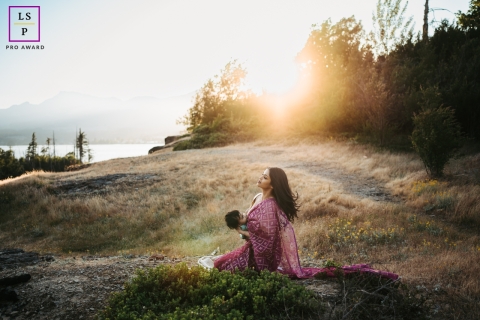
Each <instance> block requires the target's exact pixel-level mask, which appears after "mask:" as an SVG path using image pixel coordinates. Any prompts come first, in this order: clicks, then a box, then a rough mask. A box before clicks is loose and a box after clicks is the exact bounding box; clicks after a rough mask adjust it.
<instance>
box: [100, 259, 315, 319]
mask: <svg viewBox="0 0 480 320" xmlns="http://www.w3.org/2000/svg"><path fill="white" fill-rule="evenodd" d="M321 310H322V308H321V304H320V302H319V301H318V300H317V299H316V297H315V294H314V293H313V292H311V291H308V290H306V289H305V287H303V286H301V285H298V284H295V283H293V282H291V281H290V280H289V279H288V278H287V277H285V276H282V275H280V274H278V273H270V272H261V273H257V272H255V271H253V270H246V271H244V272H241V273H235V274H231V273H229V272H219V271H218V270H216V269H214V270H213V271H210V272H209V271H207V270H205V269H203V268H201V267H193V268H191V269H189V268H188V267H187V265H185V264H178V265H176V266H174V267H170V266H163V265H160V266H158V267H156V268H155V269H149V270H146V271H144V270H137V277H136V278H134V279H133V280H132V281H131V282H129V283H127V284H126V286H125V290H124V291H123V292H120V293H117V294H115V295H114V296H113V297H112V298H111V300H110V302H109V305H108V307H107V308H106V309H105V311H103V312H102V313H101V314H100V315H99V319H295V318H297V319H298V318H308V317H311V316H314V315H318V314H319V313H320V312H321Z"/></svg>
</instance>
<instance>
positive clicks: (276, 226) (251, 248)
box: [214, 198, 398, 280]
mask: <svg viewBox="0 0 480 320" xmlns="http://www.w3.org/2000/svg"><path fill="white" fill-rule="evenodd" d="M247 227H248V231H249V233H250V240H248V241H246V242H245V244H244V245H243V246H242V247H240V248H238V249H236V250H234V251H232V252H229V253H227V254H225V255H223V256H220V257H219V258H217V259H216V260H215V261H214V267H215V268H217V269H219V270H229V271H234V270H235V269H239V270H244V269H246V268H253V269H255V270H258V271H261V270H269V271H277V272H280V273H282V274H285V275H287V276H289V277H291V278H299V279H303V278H311V277H313V276H314V275H316V274H317V273H320V272H324V273H325V274H326V275H327V276H330V277H335V273H334V271H335V268H334V267H328V268H302V267H301V266H300V259H299V257H298V251H297V240H296V239H295V232H294V231H293V226H292V224H291V223H290V221H288V218H287V216H286V215H285V213H283V211H282V210H281V209H280V207H279V206H278V205H277V202H276V201H275V199H273V198H268V199H265V200H263V201H262V202H260V203H259V204H257V205H256V206H255V207H253V208H252V210H251V211H250V213H249V215H248V221H247ZM342 269H343V272H344V274H349V273H353V272H360V273H372V274H377V275H379V276H382V277H384V278H389V279H393V280H395V279H397V278H398V275H396V274H394V273H391V272H387V271H380V270H375V269H372V268H371V267H370V266H369V265H368V264H355V265H351V266H343V267H342Z"/></svg>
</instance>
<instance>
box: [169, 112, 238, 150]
mask: <svg viewBox="0 0 480 320" xmlns="http://www.w3.org/2000/svg"><path fill="white" fill-rule="evenodd" d="M233 135H234V132H233V129H232V127H231V125H230V121H229V120H228V119H224V118H217V119H215V121H213V122H212V123H211V124H209V125H207V124H201V125H199V126H197V127H196V128H195V129H193V131H192V135H191V138H190V140H184V141H181V142H179V143H178V144H177V145H175V147H173V151H180V150H187V149H202V148H209V147H219V146H224V145H226V144H229V143H231V142H233Z"/></svg>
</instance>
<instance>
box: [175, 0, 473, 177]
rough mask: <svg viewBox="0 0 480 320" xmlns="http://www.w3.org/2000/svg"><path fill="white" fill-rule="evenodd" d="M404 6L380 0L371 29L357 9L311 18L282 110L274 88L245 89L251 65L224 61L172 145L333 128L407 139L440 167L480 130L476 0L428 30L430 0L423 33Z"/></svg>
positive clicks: (371, 138)
mask: <svg viewBox="0 0 480 320" xmlns="http://www.w3.org/2000/svg"><path fill="white" fill-rule="evenodd" d="M405 9H406V4H403V2H402V0H379V1H378V3H377V7H376V8H375V10H374V12H373V24H374V30H373V31H372V32H366V31H365V29H364V28H363V26H362V24H361V23H360V22H359V21H357V20H356V19H355V17H353V16H352V17H349V18H343V19H341V20H340V21H338V22H336V23H333V22H332V21H331V20H327V21H324V22H323V23H321V24H318V25H314V27H313V28H312V31H311V33H310V35H309V37H308V40H307V42H306V44H305V45H304V47H303V48H302V49H301V50H300V52H299V53H298V55H297V57H296V61H297V63H298V67H299V75H300V77H299V79H300V80H299V82H298V84H297V88H296V89H295V90H294V92H295V95H291V97H290V98H288V101H287V102H286V103H287V106H286V107H285V109H284V110H283V115H282V117H278V116H275V106H273V107H272V105H271V103H270V104H269V99H270V101H271V98H272V97H271V96H269V95H268V94H260V95H256V94H253V93H252V92H250V91H248V90H244V89H242V88H243V87H244V86H243V82H244V80H245V77H246V74H247V70H246V69H245V68H244V67H243V66H242V65H241V64H239V63H237V61H232V62H229V63H228V64H227V65H226V67H225V68H224V69H223V70H221V72H220V74H219V75H217V76H215V77H213V78H212V79H210V80H208V81H207V82H206V83H205V85H204V86H203V87H202V88H201V89H200V90H199V91H198V92H197V94H196V97H195V100H194V103H193V106H192V107H191V108H190V109H189V110H188V112H187V114H186V115H185V116H184V117H183V118H182V119H180V120H179V122H180V123H183V124H185V125H186V126H187V129H188V131H189V132H191V133H193V135H192V138H191V140H189V141H185V142H183V143H181V144H179V145H178V146H177V147H176V149H177V150H182V149H188V148H201V147H205V146H213V145H222V144H226V143H229V142H231V141H234V140H242V139H249V138H252V137H262V136H269V135H272V134H273V133H274V132H279V131H281V132H282V133H283V134H287V135H297V136H298V135H299V136H309V135H320V136H321V135H323V136H325V135H327V136H330V135H336V136H344V137H348V138H350V139H362V140H365V141H367V142H371V143H375V144H377V145H380V146H383V147H389V146H392V145H394V144H398V145H402V144H403V145H404V146H405V145H407V144H409V145H410V148H412V147H413V148H414V149H415V150H417V151H418V152H419V154H420V156H421V157H422V160H424V163H425V165H426V168H427V171H429V173H431V174H433V175H440V174H441V172H442V170H443V166H444V164H445V163H446V161H448V159H449V158H450V157H451V155H452V154H453V152H454V151H455V150H456V149H457V148H458V147H459V146H460V145H461V141H462V139H465V138H467V139H472V140H475V141H477V142H478V141H479V139H480V126H479V125H478V124H479V123H480V106H479V104H480V60H479V59H478V57H479V56H480V0H471V2H470V8H469V10H468V12H466V13H462V12H459V13H457V14H456V19H455V21H451V22H449V21H447V20H444V21H442V22H441V23H440V24H439V25H438V26H437V27H436V28H435V29H434V31H433V35H431V36H429V35H428V20H427V19H428V12H429V7H428V0H426V1H425V19H424V20H425V24H424V26H423V34H420V33H418V34H416V35H415V34H414V33H413V28H412V19H411V18H405V17H404V12H405ZM285 99H287V98H285ZM445 132H448V134H446V135H445V134H443V133H445ZM432 141H433V142H432ZM431 144H433V145H431ZM436 144H438V145H440V147H439V148H435V145H436ZM439 154H440V156H439ZM445 159H447V160H446V161H445ZM432 163H435V164H434V165H432Z"/></svg>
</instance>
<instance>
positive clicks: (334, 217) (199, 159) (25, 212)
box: [0, 141, 480, 318]
mask: <svg viewBox="0 0 480 320" xmlns="http://www.w3.org/2000/svg"><path fill="white" fill-rule="evenodd" d="M269 166H278V167H281V168H284V170H285V171H286V173H287V175H288V177H289V181H290V185H291V187H292V189H293V190H294V191H296V192H298V194H299V196H300V203H301V205H302V207H301V211H300V213H299V218H298V219H297V220H296V221H295V223H294V227H295V231H296V236H297V241H298V245H299V253H300V256H301V258H302V260H303V262H306V263H308V262H312V263H313V264H317V265H321V264H322V261H325V260H327V259H330V260H334V261H336V262H339V263H341V264H352V263H370V264H372V265H373V266H374V267H375V268H378V269H384V270H389V271H392V272H395V273H398V274H399V275H400V276H401V277H402V278H403V280H402V281H403V282H405V283H408V284H411V285H414V286H420V287H421V286H425V288H426V291H428V292H430V293H431V294H432V298H431V299H434V300H435V301H438V302H435V303H441V304H442V305H443V306H444V307H442V308H443V309H442V310H450V311H451V315H452V316H455V317H458V318H462V317H463V316H465V315H467V314H470V315H471V314H473V315H478V316H479V317H480V308H479V298H478V297H480V279H479V277H478V274H479V272H480V237H479V231H480V202H479V200H480V173H479V170H480V154H470V155H467V156H463V157H462V158H459V159H456V160H452V161H451V163H450V164H449V165H448V166H447V168H446V171H445V173H446V174H445V177H444V178H442V179H438V180H431V179H428V177H427V175H426V173H425V169H424V167H423V164H422V163H421V161H420V159H419V158H418V157H417V156H416V155H415V154H413V153H392V152H389V151H379V150H376V149H374V148H373V147H369V146H365V145H360V144H355V143H352V142H331V141H330V142H328V141H327V142H321V143H319V142H315V143H313V142H311V141H291V142H287V143H285V142H282V143H279V142H275V141H273V142H272V141H263V142H254V143H247V144H236V145H232V146H227V147H223V148H213V149H202V150H188V151H181V152H172V151H170V150H162V151H160V152H157V153H155V154H153V155H149V156H143V157H137V158H125V159H116V160H110V161H104V162H100V163H95V164H93V165H92V166H90V167H88V168H86V169H83V170H80V171H75V172H66V173H55V174H53V173H43V172H37V173H34V174H30V175H28V176H24V177H22V178H21V179H14V180H10V181H9V180H5V181H2V182H0V214H1V215H0V243H2V245H1V247H21V248H25V249H27V250H35V251H40V252H44V253H45V252H51V253H62V254H71V255H88V254H124V253H133V254H150V253H160V252H162V253H164V254H166V255H168V256H175V257H182V256H198V255H206V254H209V253H211V252H212V251H213V250H214V249H215V248H217V247H219V248H220V253H224V252H227V251H229V250H232V249H234V248H236V247H238V246H240V245H242V243H243V240H241V239H240V238H239V236H238V234H237V233H236V232H234V231H232V230H229V229H228V228H227V227H226V225H225V222H224V219H223V217H224V215H225V213H227V212H228V211H230V210H233V209H238V210H245V209H246V208H247V207H248V206H249V204H250V201H251V199H252V197H253V196H254V195H255V194H256V193H258V192H259V191H260V190H259V189H258V188H257V187H256V181H257V179H258V177H259V176H260V174H261V173H262V172H263V170H264V169H265V168H266V167H269ZM372 186H374V187H378V188H377V191H378V190H382V191H381V192H382V194H383V195H386V197H385V200H381V199H380V200H379V198H378V197H373V196H371V193H369V191H368V190H369V189H372ZM433 305H434V304H433ZM462 315H463V316H462Z"/></svg>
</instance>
